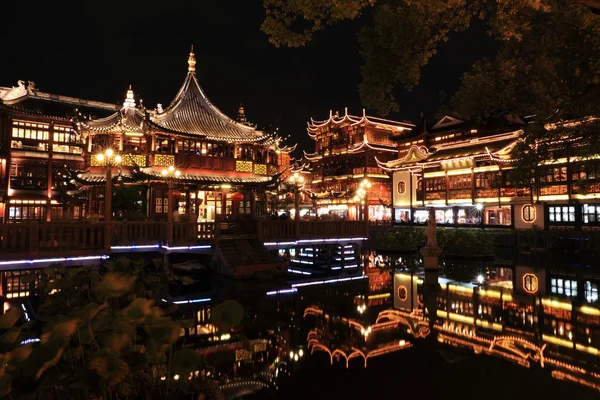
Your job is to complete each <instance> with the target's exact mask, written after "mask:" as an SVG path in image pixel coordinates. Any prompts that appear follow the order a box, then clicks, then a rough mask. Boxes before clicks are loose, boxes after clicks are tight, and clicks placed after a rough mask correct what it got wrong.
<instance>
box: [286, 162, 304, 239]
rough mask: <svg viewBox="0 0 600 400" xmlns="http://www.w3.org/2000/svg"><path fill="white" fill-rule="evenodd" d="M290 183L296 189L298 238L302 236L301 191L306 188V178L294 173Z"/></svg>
mask: <svg viewBox="0 0 600 400" xmlns="http://www.w3.org/2000/svg"><path fill="white" fill-rule="evenodd" d="M288 182H289V183H290V185H292V187H293V188H294V208H295V210H296V211H295V212H294V223H295V225H296V236H299V235H300V189H301V188H302V187H303V186H304V177H303V176H302V175H301V174H300V173H298V172H294V173H293V174H292V175H291V176H290V177H289V178H288Z"/></svg>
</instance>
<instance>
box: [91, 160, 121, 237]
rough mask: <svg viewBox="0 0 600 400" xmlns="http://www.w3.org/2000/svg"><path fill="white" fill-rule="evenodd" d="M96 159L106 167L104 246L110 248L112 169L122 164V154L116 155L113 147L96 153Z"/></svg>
mask: <svg viewBox="0 0 600 400" xmlns="http://www.w3.org/2000/svg"><path fill="white" fill-rule="evenodd" d="M96 160H97V161H98V163H99V164H100V165H103V166H104V167H105V168H106V191H105V194H104V247H105V248H107V249H110V245H111V242H112V241H111V236H112V235H111V233H112V229H111V222H112V169H113V167H117V166H119V164H121V161H122V158H121V156H120V155H115V154H114V152H113V150H112V149H106V150H105V151H104V153H98V154H96Z"/></svg>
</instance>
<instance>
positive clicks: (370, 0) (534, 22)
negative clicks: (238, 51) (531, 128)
mask: <svg viewBox="0 0 600 400" xmlns="http://www.w3.org/2000/svg"><path fill="white" fill-rule="evenodd" d="M574 3H577V2H576V1H575V2H573V1H571V2H569V1H561V0H511V1H504V0H448V1H439V0H336V1H332V0H330V1H304V0H264V7H265V10H266V17H265V20H264V23H263V25H262V30H263V31H264V32H265V33H267V34H268V35H269V40H270V41H271V43H273V44H275V45H276V46H282V45H286V46H292V47H296V46H302V45H304V44H306V43H307V42H309V41H310V40H312V39H313V35H314V34H315V33H316V32H318V31H320V30H322V29H324V28H325V27H326V26H327V25H329V24H333V23H337V22H339V21H343V20H355V19H358V18H359V17H361V22H363V24H362V26H363V27H362V29H361V30H360V33H359V37H358V41H359V44H360V53H361V55H362V57H363V59H364V65H363V67H362V75H363V82H362V83H361V84H360V94H361V99H362V101H363V103H364V104H365V106H367V107H369V108H373V109H376V110H377V111H378V112H380V113H382V114H387V113H389V112H390V111H394V110H397V105H396V104H395V99H394V96H393V90H394V89H395V88H396V87H397V86H402V87H404V88H405V89H408V90H410V89H411V88H412V87H414V86H416V85H417V84H418V83H419V80H420V74H421V68H422V67H423V66H425V65H426V64H427V63H428V62H429V60H430V59H431V57H433V56H434V55H435V54H436V51H437V49H438V47H439V46H440V44H442V43H443V42H445V41H447V40H449V39H450V37H451V34H452V33H453V32H459V31H464V30H466V29H469V28H470V27H471V25H472V23H473V21H474V20H477V19H482V20H484V21H485V22H486V23H487V25H488V28H489V33H490V35H491V36H492V37H493V38H494V39H495V40H496V41H497V42H498V44H499V49H500V50H499V52H498V55H497V57H495V59H494V60H491V61H490V60H482V61H480V62H478V63H477V64H475V65H474V67H473V70H472V71H471V72H470V73H467V74H465V76H464V77H463V80H462V86H461V89H460V90H459V92H458V93H457V94H456V96H455V98H454V100H453V105H454V108H455V110H456V111H457V113H458V114H459V115H460V116H462V117H465V118H469V119H472V118H476V119H486V118H488V117H490V116H493V115H499V114H511V113H513V114H515V115H529V114H536V115H538V116H541V120H543V121H545V118H547V117H550V116H554V112H555V111H556V110H561V112H562V110H564V115H567V114H568V115H572V114H576V115H579V116H583V115H586V114H589V113H590V110H591V109H593V110H594V111H595V110H597V108H595V107H597V102H595V101H594V99H595V98H597V97H598V93H599V90H600V82H599V75H598V71H599V63H600V58H599V57H600V56H599V54H600V34H599V33H600V32H599V29H600V28H599V25H600V22H599V21H600V17H599V16H597V15H594V14H593V13H592V12H591V11H590V10H589V9H588V8H586V7H583V6H581V5H579V4H574ZM363 15H364V16H363ZM367 17H368V18H367ZM492 93H493V96H490V94H492Z"/></svg>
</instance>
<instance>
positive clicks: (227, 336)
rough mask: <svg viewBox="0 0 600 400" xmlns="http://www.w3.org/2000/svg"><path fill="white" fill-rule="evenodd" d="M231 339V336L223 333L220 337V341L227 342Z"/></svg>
mask: <svg viewBox="0 0 600 400" xmlns="http://www.w3.org/2000/svg"><path fill="white" fill-rule="evenodd" d="M229 339H231V335H230V334H229V333H224V334H222V335H221V340H229Z"/></svg>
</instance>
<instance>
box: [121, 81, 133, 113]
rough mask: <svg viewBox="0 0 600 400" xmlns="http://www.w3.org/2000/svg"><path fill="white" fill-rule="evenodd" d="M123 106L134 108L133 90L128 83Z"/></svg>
mask: <svg viewBox="0 0 600 400" xmlns="http://www.w3.org/2000/svg"><path fill="white" fill-rule="evenodd" d="M123 107H132V108H135V99H134V98H133V90H132V89H131V85H129V89H128V90H127V96H126V97H125V102H123Z"/></svg>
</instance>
